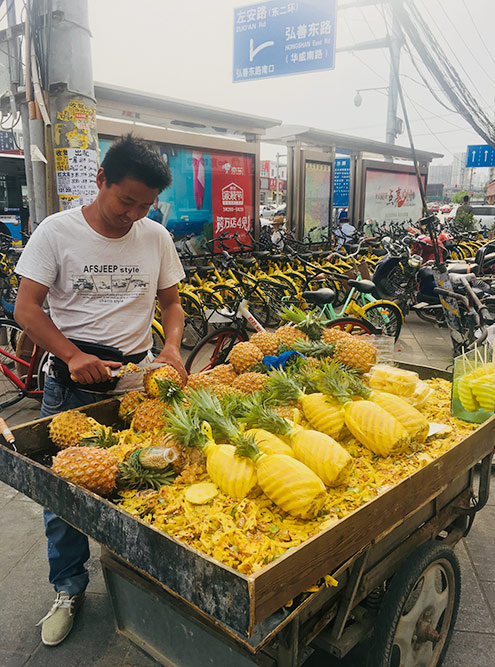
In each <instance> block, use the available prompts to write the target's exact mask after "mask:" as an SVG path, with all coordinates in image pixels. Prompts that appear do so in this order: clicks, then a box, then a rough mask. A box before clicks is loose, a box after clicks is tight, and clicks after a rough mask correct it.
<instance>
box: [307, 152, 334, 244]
mask: <svg viewBox="0 0 495 667" xmlns="http://www.w3.org/2000/svg"><path fill="white" fill-rule="evenodd" d="M331 177H332V171H331V166H330V165H329V164H325V163H323V162H306V173H305V189H304V235H305V236H306V235H307V234H308V233H309V230H310V229H313V228H314V227H316V228H317V229H316V230H315V231H314V232H312V233H311V238H312V240H318V239H319V238H320V236H321V232H324V233H326V231H327V229H328V222H329V215H330V184H331Z"/></svg>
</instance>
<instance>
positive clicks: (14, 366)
mask: <svg viewBox="0 0 495 667" xmlns="http://www.w3.org/2000/svg"><path fill="white" fill-rule="evenodd" d="M47 357H48V352H46V351H45V350H42V349H41V348H39V347H38V346H37V345H34V344H33V343H32V341H31V340H30V339H29V338H28V337H27V335H26V334H25V333H24V331H23V330H22V328H21V327H20V326H19V325H18V324H17V322H15V321H14V320H9V319H0V369H1V371H2V373H1V374H0V409H4V408H7V407H9V406H11V405H14V404H15V403H18V402H19V401H21V400H22V399H23V398H26V397H27V398H37V399H39V400H41V398H42V396H43V387H44V384H45V377H46V373H45V371H44V370H43V368H44V367H45V363H46V361H47Z"/></svg>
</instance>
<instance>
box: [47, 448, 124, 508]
mask: <svg viewBox="0 0 495 667" xmlns="http://www.w3.org/2000/svg"><path fill="white" fill-rule="evenodd" d="M52 469H53V471H54V472H56V473H58V474H59V475H61V476H62V477H65V478H66V479H68V480H69V481H70V482H72V483H73V484H78V485H79V486H82V487H84V488H85V489H88V490H89V491H93V493H98V494H99V495H100V496H108V495H110V494H111V493H112V491H113V489H114V488H115V484H116V480H117V470H118V459H117V457H116V456H115V454H112V452H109V451H107V450H106V449H98V448H96V447H67V448H66V449H63V450H62V451H61V452H59V453H58V454H57V456H54V457H53V467H52Z"/></svg>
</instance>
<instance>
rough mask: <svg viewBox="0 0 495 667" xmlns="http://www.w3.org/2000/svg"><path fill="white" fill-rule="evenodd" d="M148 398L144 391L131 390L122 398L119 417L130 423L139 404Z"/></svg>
mask: <svg viewBox="0 0 495 667" xmlns="http://www.w3.org/2000/svg"><path fill="white" fill-rule="evenodd" d="M145 399H146V396H145V395H144V394H143V392H142V391H129V392H127V394H124V395H123V396H122V398H121V399H120V407H119V417H120V418H121V419H122V421H124V422H126V424H130V422H131V421H132V418H133V416H134V413H135V412H136V410H137V408H138V406H139V405H140V404H141V403H142V402H143V401H144V400H145Z"/></svg>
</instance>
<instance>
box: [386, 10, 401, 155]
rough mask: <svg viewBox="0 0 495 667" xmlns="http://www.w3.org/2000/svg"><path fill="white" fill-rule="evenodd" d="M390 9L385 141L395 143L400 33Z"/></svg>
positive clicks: (398, 25)
mask: <svg viewBox="0 0 495 667" xmlns="http://www.w3.org/2000/svg"><path fill="white" fill-rule="evenodd" d="M391 9H392V32H391V35H390V45H389V53H390V72H389V84H388V108H387V129H386V138H385V141H386V142H387V143H388V144H395V139H396V137H397V136H398V135H399V134H400V130H401V128H400V119H399V118H398V117H397V105H398V99H399V85H398V83H399V82H398V80H397V78H398V73H399V71H400V70H399V67H400V51H401V48H402V35H401V29H400V24H399V20H398V18H397V14H396V12H395V11H394V7H393V6H392V7H391Z"/></svg>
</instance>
